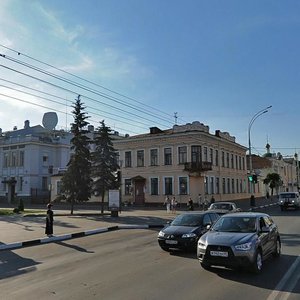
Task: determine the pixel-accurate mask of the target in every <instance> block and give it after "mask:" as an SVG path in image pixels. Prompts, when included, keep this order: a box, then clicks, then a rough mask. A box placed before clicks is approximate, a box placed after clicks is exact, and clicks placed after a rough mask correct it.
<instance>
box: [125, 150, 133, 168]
mask: <svg viewBox="0 0 300 300" xmlns="http://www.w3.org/2000/svg"><path fill="white" fill-rule="evenodd" d="M131 167H132V162H131V151H126V152H125V168H131Z"/></svg>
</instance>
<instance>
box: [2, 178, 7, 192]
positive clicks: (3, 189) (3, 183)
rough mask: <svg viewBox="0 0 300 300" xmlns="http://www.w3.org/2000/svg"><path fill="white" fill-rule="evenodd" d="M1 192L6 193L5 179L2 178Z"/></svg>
mask: <svg viewBox="0 0 300 300" xmlns="http://www.w3.org/2000/svg"><path fill="white" fill-rule="evenodd" d="M2 191H4V192H5V191H6V177H3V180H2Z"/></svg>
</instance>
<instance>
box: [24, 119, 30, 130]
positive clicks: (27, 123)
mask: <svg viewBox="0 0 300 300" xmlns="http://www.w3.org/2000/svg"><path fill="white" fill-rule="evenodd" d="M29 124H30V123H29V120H26V121H25V122H24V129H27V128H29V127H30V126H29Z"/></svg>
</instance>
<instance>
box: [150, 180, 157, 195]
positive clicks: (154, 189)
mask: <svg viewBox="0 0 300 300" xmlns="http://www.w3.org/2000/svg"><path fill="white" fill-rule="evenodd" d="M150 186H151V190H150V194H151V195H158V178H157V177H153V178H151V179H150Z"/></svg>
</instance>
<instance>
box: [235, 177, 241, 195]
mask: <svg viewBox="0 0 300 300" xmlns="http://www.w3.org/2000/svg"><path fill="white" fill-rule="evenodd" d="M236 192H237V193H240V192H241V190H239V180H238V179H237V180H236Z"/></svg>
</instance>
